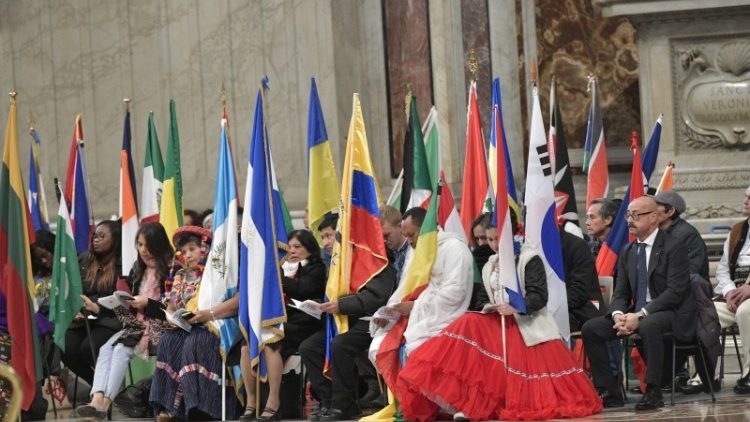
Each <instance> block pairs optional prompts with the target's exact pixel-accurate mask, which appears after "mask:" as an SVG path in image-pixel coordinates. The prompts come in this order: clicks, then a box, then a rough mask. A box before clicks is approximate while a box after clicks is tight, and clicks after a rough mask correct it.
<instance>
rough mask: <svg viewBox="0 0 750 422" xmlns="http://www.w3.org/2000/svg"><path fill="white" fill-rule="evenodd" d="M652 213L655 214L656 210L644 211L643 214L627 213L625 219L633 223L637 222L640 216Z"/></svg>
mask: <svg viewBox="0 0 750 422" xmlns="http://www.w3.org/2000/svg"><path fill="white" fill-rule="evenodd" d="M653 212H656V210H651V211H645V212H635V211H628V212H626V213H625V218H626V219H633V221H638V219H640V218H641V216H642V215H647V214H651V213H653Z"/></svg>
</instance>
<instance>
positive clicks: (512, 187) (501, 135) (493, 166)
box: [487, 78, 521, 220]
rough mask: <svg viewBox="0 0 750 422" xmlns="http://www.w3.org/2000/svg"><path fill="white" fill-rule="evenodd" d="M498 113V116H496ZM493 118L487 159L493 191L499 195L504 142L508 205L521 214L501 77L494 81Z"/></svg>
mask: <svg viewBox="0 0 750 422" xmlns="http://www.w3.org/2000/svg"><path fill="white" fill-rule="evenodd" d="M495 115H497V116H495ZM491 119H492V120H490V147H489V154H487V161H488V165H489V171H490V179H491V180H492V192H495V193H494V194H495V195H497V192H498V191H499V190H500V187H499V186H498V185H497V169H498V165H497V159H498V157H499V155H498V153H497V146H498V145H500V144H502V146H503V156H504V157H505V178H504V180H505V181H506V187H505V191H506V192H508V206H510V208H511V209H512V210H513V211H515V213H516V215H517V216H519V217H518V219H519V220H520V215H521V206H520V205H519V202H518V195H517V194H516V183H515V181H514V180H515V179H514V178H513V167H512V165H511V163H510V154H509V153H508V138H506V137H505V123H503V122H504V121H503V100H502V96H501V88H500V78H495V80H493V81H492V117H491Z"/></svg>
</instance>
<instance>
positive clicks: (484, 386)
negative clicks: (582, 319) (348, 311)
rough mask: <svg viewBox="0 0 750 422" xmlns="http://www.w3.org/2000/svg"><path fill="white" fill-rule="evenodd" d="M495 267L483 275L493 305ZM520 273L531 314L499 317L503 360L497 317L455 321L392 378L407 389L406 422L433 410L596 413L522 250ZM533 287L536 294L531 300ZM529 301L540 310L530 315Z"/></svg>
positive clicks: (481, 416) (505, 416)
mask: <svg viewBox="0 0 750 422" xmlns="http://www.w3.org/2000/svg"><path fill="white" fill-rule="evenodd" d="M535 257H536V259H534V258H535ZM496 264H497V256H493V257H492V258H490V260H489V262H488V263H487V265H486V266H485V271H483V278H484V282H485V288H486V290H487V293H488V298H489V300H490V302H493V303H496V302H498V301H499V300H500V298H502V296H501V295H503V294H504V292H503V289H502V286H500V285H499V281H498V270H497V265H496ZM526 264H530V265H528V266H527V265H526ZM523 270H526V272H528V273H529V274H527V277H524V271H523ZM519 274H520V276H521V280H524V279H526V281H527V283H528V285H524V286H523V287H524V294H525V295H526V296H527V308H529V312H530V314H529V315H518V314H516V315H514V316H506V317H505V328H506V330H505V331H506V349H507V356H505V355H504V353H503V345H502V327H501V317H500V315H499V314H497V313H491V314H481V313H467V314H466V315H464V316H463V317H461V318H459V319H458V320H456V321H455V322H453V323H452V324H451V325H449V326H448V327H447V328H446V329H445V330H443V331H442V332H441V333H440V335H438V336H437V337H435V338H432V339H430V340H428V341H427V342H425V343H424V344H423V345H422V346H421V347H419V348H417V349H416V350H414V352H413V353H411V354H410V355H409V357H408V358H407V361H406V367H405V368H404V369H403V370H402V371H401V373H400V374H399V379H398V382H399V384H401V387H402V389H405V390H407V391H408V394H405V395H404V394H402V397H399V399H400V400H401V401H400V406H401V410H402V411H403V412H404V414H405V416H406V417H407V418H408V419H409V420H417V421H426V420H433V419H435V416H436V415H437V413H438V411H439V410H440V408H443V409H446V410H448V411H453V412H457V411H461V412H463V413H464V414H465V415H466V416H467V417H468V418H470V419H472V420H488V419H502V420H518V419H521V420H544V419H552V418H574V417H585V416H589V415H592V414H594V413H598V412H600V411H601V409H602V404H601V400H600V399H599V397H598V395H597V393H596V391H595V390H594V387H593V385H592V384H591V382H590V381H589V379H588V378H587V377H586V374H585V373H584V372H583V371H582V370H581V368H580V367H579V366H578V365H576V364H575V363H574V361H573V359H572V357H571V354H570V352H569V351H568V349H567V347H566V346H565V345H564V343H563V342H562V341H560V340H559V334H558V333H557V331H558V329H557V326H556V325H555V324H554V319H552V316H551V315H550V314H549V313H548V312H547V309H546V307H544V304H545V303H546V277H545V276H544V267H543V264H542V262H541V260H540V259H539V258H538V257H537V256H536V255H535V253H530V252H525V253H524V252H522V253H521V256H520V257H519ZM532 278H533V279H535V281H534V284H535V286H534V287H533V288H532V286H531V279H532ZM540 281H541V282H540ZM527 287H528V290H527ZM540 287H541V293H543V294H542V295H540V297H536V298H532V295H537V292H538V291H539V288H540ZM505 300H506V303H507V297H506V298H505ZM534 300H537V302H540V301H541V304H542V305H541V308H537V309H535V310H533V311H532V310H531V309H532V308H533V306H531V303H532V302H534Z"/></svg>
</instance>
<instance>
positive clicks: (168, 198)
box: [159, 100, 182, 242]
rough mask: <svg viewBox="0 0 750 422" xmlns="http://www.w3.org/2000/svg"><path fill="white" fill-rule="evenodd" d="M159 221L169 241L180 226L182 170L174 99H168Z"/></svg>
mask: <svg viewBox="0 0 750 422" xmlns="http://www.w3.org/2000/svg"><path fill="white" fill-rule="evenodd" d="M159 222H160V223H161V224H162V226H164V230H166V231H167V236H169V241H170V242H171V241H172V235H173V234H174V232H175V230H177V228H178V227H180V226H182V172H181V170H180V133H179V131H178V129H177V111H176V109H175V102H174V100H169V139H168V141H167V159H166V161H165V163H164V191H163V193H162V195H161V209H160V212H159Z"/></svg>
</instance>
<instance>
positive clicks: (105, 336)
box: [62, 324, 119, 385]
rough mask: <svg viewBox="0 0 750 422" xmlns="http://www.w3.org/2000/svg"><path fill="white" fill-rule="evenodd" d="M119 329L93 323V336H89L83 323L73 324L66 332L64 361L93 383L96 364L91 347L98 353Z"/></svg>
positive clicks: (77, 373)
mask: <svg viewBox="0 0 750 422" xmlns="http://www.w3.org/2000/svg"><path fill="white" fill-rule="evenodd" d="M117 331H119V330H114V329H112V328H108V327H102V326H97V325H96V324H91V337H89V336H88V333H87V332H86V327H85V326H84V325H83V324H80V325H73V326H71V327H70V328H68V331H66V332H65V350H64V352H63V355H62V361H63V363H65V366H66V367H68V368H69V369H70V370H71V371H73V373H75V374H76V375H78V376H79V377H81V378H83V379H84V380H85V381H86V382H87V383H88V384H89V385H91V383H93V382H94V365H95V364H96V361H95V360H94V356H92V355H91V348H92V346H93V349H94V352H96V354H97V355H98V354H99V348H100V347H102V346H103V345H104V343H106V342H107V340H109V339H110V338H111V337H112V336H113V335H114V334H115V333H117Z"/></svg>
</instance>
